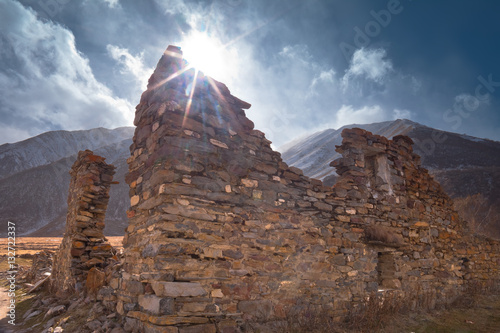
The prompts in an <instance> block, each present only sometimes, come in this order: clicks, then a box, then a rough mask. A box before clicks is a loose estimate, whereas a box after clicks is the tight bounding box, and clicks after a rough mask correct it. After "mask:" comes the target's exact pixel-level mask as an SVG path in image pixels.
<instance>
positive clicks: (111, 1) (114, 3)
mask: <svg viewBox="0 0 500 333" xmlns="http://www.w3.org/2000/svg"><path fill="white" fill-rule="evenodd" d="M103 1H104V2H105V3H107V4H108V6H109V8H115V7H116V6H117V5H118V1H119V0H103Z"/></svg>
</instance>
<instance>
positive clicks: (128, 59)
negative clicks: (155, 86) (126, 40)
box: [106, 44, 154, 93]
mask: <svg viewBox="0 0 500 333" xmlns="http://www.w3.org/2000/svg"><path fill="white" fill-rule="evenodd" d="M106 49H107V51H108V54H109V55H110V57H111V58H113V59H114V60H116V62H117V63H118V65H120V74H122V75H124V76H127V75H130V76H131V79H132V81H133V82H135V83H136V85H138V88H139V90H140V92H142V91H144V90H146V88H147V85H148V79H149V77H150V76H151V74H152V73H153V70H154V68H149V67H147V66H146V65H145V64H144V59H143V57H144V53H140V54H139V55H137V56H133V55H132V54H130V52H129V50H128V49H125V48H120V47H118V46H115V45H110V44H108V45H107V46H106ZM140 92H139V93H140Z"/></svg>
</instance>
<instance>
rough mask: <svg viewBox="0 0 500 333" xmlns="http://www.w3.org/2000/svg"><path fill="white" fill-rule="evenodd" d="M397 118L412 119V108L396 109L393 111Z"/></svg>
mask: <svg viewBox="0 0 500 333" xmlns="http://www.w3.org/2000/svg"><path fill="white" fill-rule="evenodd" d="M392 114H393V115H394V118H395V119H410V118H411V117H412V113H411V111H410V110H400V109H394V111H393V113H392Z"/></svg>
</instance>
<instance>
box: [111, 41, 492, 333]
mask: <svg viewBox="0 0 500 333" xmlns="http://www.w3.org/2000/svg"><path fill="white" fill-rule="evenodd" d="M249 107H250V105H249V104H248V103H246V102H243V101H241V100H239V99H238V98H236V97H234V96H232V95H231V94H230V92H229V90H228V89H227V87H226V86H225V85H223V84H222V83H219V82H217V81H215V80H213V79H211V78H209V77H204V76H203V74H202V73H199V72H196V71H195V70H194V69H192V68H189V66H188V65H187V64H186V63H185V62H184V60H183V59H182V55H181V52H180V51H179V49H177V48H175V47H172V46H170V47H169V48H168V49H167V51H166V52H165V54H164V55H163V57H162V58H161V59H160V61H159V63H158V65H157V68H156V70H155V72H154V74H153V75H152V76H151V78H150V81H149V85H148V89H147V90H146V91H145V92H144V93H143V95H142V97H141V101H140V103H139V105H138V106H137V110H136V118H135V125H136V126H137V128H136V132H135V135H134V143H133V145H132V146H131V157H130V158H129V160H128V163H129V174H128V175H127V182H128V183H129V184H130V196H131V208H130V210H129V211H128V216H129V218H130V224H129V226H128V228H127V232H126V235H125V238H124V255H125V260H124V266H123V269H124V272H123V273H122V278H121V281H120V284H119V286H118V290H117V294H118V306H117V310H118V312H119V313H120V314H122V315H124V316H126V322H127V325H128V327H129V328H131V329H133V330H136V331H142V330H145V331H151V332H155V330H158V329H160V327H163V329H166V328H165V326H170V327H169V328H168V331H169V332H184V330H185V329H186V328H185V327H186V325H187V326H196V327H194V328H193V327H191V328H189V330H190V332H191V329H194V330H199V331H200V332H201V331H203V332H215V330H216V327H218V330H219V331H223V330H225V329H228V330H229V327H236V326H237V325H238V323H239V322H241V321H243V320H246V319H255V318H260V319H262V318H263V317H268V318H279V317H282V316H284V315H285V313H286V311H287V309H288V308H290V307H292V306H296V305H299V304H304V303H305V304H315V305H321V306H324V307H327V308H331V309H333V310H334V313H337V314H338V316H341V315H342V314H344V313H345V311H346V309H347V308H348V307H349V306H350V305H352V304H353V303H356V302H362V301H363V300H364V299H365V297H366V296H367V295H369V294H370V293H372V292H377V291H378V290H379V289H401V290H402V292H405V291H409V292H413V291H415V290H416V289H418V288H427V289H429V290H431V291H432V292H434V293H438V292H439V295H437V294H436V299H437V300H439V301H446V300H448V299H449V298H450V297H451V296H452V295H453V294H455V293H456V292H457V291H459V288H457V286H460V285H461V284H462V283H463V281H464V278H465V277H466V276H467V274H469V275H468V276H469V278H471V279H472V278H477V277H476V276H474V275H472V273H467V272H466V270H465V266H466V264H467V265H470V260H473V259H474V260H475V259H476V257H479V256H480V254H479V253H478V252H480V251H481V249H483V248H486V246H489V247H490V248H491V251H492V252H491V256H488V258H484V259H481V263H480V265H481V267H482V268H481V269H482V271H483V272H484V274H483V277H484V279H491V277H492V276H494V275H495V274H498V271H497V270H498V268H497V266H494V265H493V262H494V260H498V256H497V255H496V254H494V253H493V252H494V251H493V247H495V246H496V249H498V245H497V244H496V243H493V242H491V241H488V242H489V243H488V244H489V245H484V246H485V247H483V245H478V249H477V250H473V252H474V251H476V252H474V253H470V254H467V251H466V250H467V249H468V248H469V249H470V248H471V247H467V240H465V239H464V238H463V237H465V233H466V232H467V231H466V229H465V225H464V223H463V222H462V221H461V220H460V219H459V218H458V215H457V214H456V213H455V212H454V211H453V210H452V207H451V201H450V200H449V198H448V197H447V196H446V195H445V194H444V192H443V191H442V189H441V188H440V186H439V185H438V184H437V183H436V182H434V181H433V180H432V178H431V177H430V176H429V174H428V173H427V171H426V170H425V169H422V168H421V167H420V166H419V161H418V156H416V155H415V154H413V152H412V148H411V140H410V139H409V138H406V137H396V138H395V139H394V140H393V141H390V140H387V139H385V138H383V137H380V136H375V135H372V134H371V133H369V132H365V131H363V130H360V129H354V130H346V131H344V133H343V137H344V142H343V144H342V146H340V147H339V148H338V149H339V150H340V152H341V153H342V154H343V157H342V159H340V160H337V161H335V162H334V166H336V167H337V170H338V173H339V175H340V176H339V180H338V183H337V185H336V186H335V187H333V188H331V187H325V186H323V185H322V182H321V181H318V180H315V179H309V178H308V177H305V176H304V175H303V174H302V171H301V170H299V169H297V168H294V167H289V166H287V165H286V163H284V162H283V161H282V160H281V157H280V154H279V153H278V152H275V151H273V150H272V149H271V147H270V141H269V140H267V139H266V138H265V136H264V134H263V133H262V132H260V131H258V130H255V129H253V123H252V122H251V121H250V120H249V119H248V118H246V116H245V112H244V111H243V109H247V108H249ZM478 244H479V243H478ZM481 244H482V243H481ZM485 244H486V243H485ZM462 249H463V250H465V254H462V253H461V252H459V250H460V251H461V250H462ZM466 257H467V258H470V259H469V261H468V262H467V263H464V259H463V258H466ZM478 265H479V264H478Z"/></svg>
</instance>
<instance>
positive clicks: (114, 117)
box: [0, 0, 133, 141]
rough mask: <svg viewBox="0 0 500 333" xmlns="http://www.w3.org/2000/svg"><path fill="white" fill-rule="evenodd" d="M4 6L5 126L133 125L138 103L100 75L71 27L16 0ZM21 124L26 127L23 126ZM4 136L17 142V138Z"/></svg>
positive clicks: (0, 76) (31, 129)
mask: <svg viewBox="0 0 500 333" xmlns="http://www.w3.org/2000/svg"><path fill="white" fill-rule="evenodd" d="M0 7H1V8H0V31H1V33H0V40H1V41H2V50H3V51H2V52H0V59H1V62H2V63H3V64H4V66H1V67H0V99H1V100H2V104H1V105H0V115H1V120H0V122H1V123H2V126H3V127H7V128H10V132H11V133H17V135H22V134H24V133H25V132H28V133H29V134H30V135H33V134H38V132H40V131H45V130H50V129H54V128H61V129H81V128H91V127H97V126H105V127H117V126H122V125H126V124H130V121H131V118H132V110H133V107H132V105H131V104H130V102H129V101H127V100H125V99H120V98H116V97H114V96H113V93H112V92H111V90H110V89H109V88H107V87H106V86H105V85H103V84H102V83H100V82H99V81H97V80H96V78H95V77H94V74H93V72H92V69H91V67H90V65H89V62H88V60H87V59H86V58H85V57H84V56H83V55H82V54H81V53H80V52H79V51H78V50H77V49H76V46H75V39H74V36H73V34H72V33H71V32H70V31H69V30H67V29H65V28H64V27H61V26H60V25H57V24H54V23H52V22H50V21H41V20H39V19H38V18H37V16H36V15H35V13H34V12H33V11H32V10H30V9H27V8H25V7H23V6H22V5H21V4H19V3H18V2H15V1H11V0H6V1H2V2H1V3H0ZM97 112H98V113H99V114H100V117H99V118H96V117H95V114H96V113H97ZM20 124H24V125H25V130H19V126H20ZM21 126H22V125H21ZM16 127H17V129H16ZM4 135H5V134H4ZM1 139H2V138H0V140H1ZM3 139H4V140H9V141H12V137H9V138H6V137H5V138H3Z"/></svg>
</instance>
